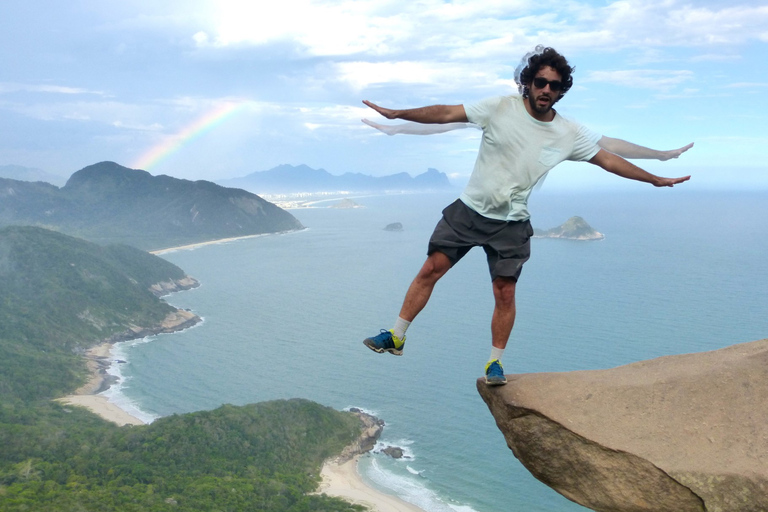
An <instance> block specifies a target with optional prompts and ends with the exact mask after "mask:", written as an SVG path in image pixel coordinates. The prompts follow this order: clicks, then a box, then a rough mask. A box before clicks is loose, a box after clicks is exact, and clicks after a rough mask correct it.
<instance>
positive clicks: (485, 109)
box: [464, 96, 502, 128]
mask: <svg viewBox="0 0 768 512" xmlns="http://www.w3.org/2000/svg"><path fill="white" fill-rule="evenodd" d="M501 98H502V97H501V96H494V97H492V98H486V99H484V100H480V101H478V102H476V103H470V104H468V105H465V106H464V112H466V114H467V120H468V121H469V122H470V123H474V124H476V125H478V126H479V127H481V128H485V126H486V124H487V123H488V120H489V119H490V117H491V114H493V112H494V111H495V110H496V107H498V105H499V102H500V101H501Z"/></svg>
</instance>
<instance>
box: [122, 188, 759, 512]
mask: <svg viewBox="0 0 768 512" xmlns="http://www.w3.org/2000/svg"><path fill="white" fill-rule="evenodd" d="M684 187H685V186H681V187H676V188H674V189H653V188H651V187H648V186H647V185H638V190H637V191H630V192H626V191H621V192H608V191H605V192H601V193H591V194H586V193H573V194H568V195H566V194H558V193H554V192H546V191H545V190H543V191H541V192H540V193H538V194H534V196H533V197H532V199H531V205H530V206H531V212H532V216H533V219H532V220H533V224H534V226H535V227H539V228H543V229H548V228H551V227H554V226H557V225H559V224H561V223H563V222H565V220H567V219H568V218H569V217H571V216H573V215H579V216H581V217H583V218H584V219H585V220H586V221H587V222H588V223H589V224H590V225H591V226H592V227H593V228H595V229H596V230H598V231H600V232H602V233H604V234H605V239H604V240H602V241H591V242H585V241H570V240H553V239H534V240H533V242H532V257H531V260H530V261H529V262H528V263H527V264H526V266H525V268H524V270H523V274H522V277H521V279H520V282H519V284H518V289H517V308H518V315H517V322H516V325H515V329H514V331H513V333H512V338H511V340H510V343H509V345H508V348H507V351H506V353H505V356H504V359H503V363H504V367H505V371H506V372H507V373H526V372H551V371H572V370H587V369H599V368H610V367H615V366H619V365H623V364H627V363H631V362H634V361H639V360H643V359H650V358H655V357H659V356H664V355H670V354H680V353H688V352H699V351H706V350H714V349H717V348H721V347H725V346H728V345H732V344H735V343H741V342H748V341H754V340H758V339H762V338H765V337H768V321H767V320H766V318H768V315H766V313H767V312H768V291H767V288H766V283H768V259H767V258H766V254H768V191H757V192H731V193H714V192H705V191H689V190H685V188H684ZM455 196H456V194H445V193H440V194H411V195H390V196H378V197H357V198H354V201H355V202H357V203H358V204H360V205H361V206H363V207H362V208H354V209H335V208H327V207H324V206H328V204H330V203H325V204H323V203H321V204H318V205H317V206H318V207H316V208H304V209H296V210H292V211H291V212H292V213H293V214H294V215H295V216H296V217H297V218H298V219H299V220H300V221H301V222H302V223H303V224H304V225H305V226H306V227H307V229H306V230H304V231H301V232H295V233H288V234H282V235H270V236H263V237H257V238H251V239H245V240H239V241H235V242H229V243H222V244H215V245H207V246H202V247H199V248H196V249H193V250H180V251H175V252H168V253H165V254H163V256H162V257H163V258H166V259H167V260H169V261H171V262H173V263H175V264H176V265H179V266H180V267H181V268H183V269H184V270H185V271H186V272H187V273H188V274H189V275H192V276H194V277H196V278H197V279H198V280H199V281H200V282H201V283H202V285H201V286H200V287H199V288H197V289H194V290H190V291H186V292H181V293H177V294H174V295H171V296H168V297H167V298H166V300H168V302H170V303H171V304H173V305H175V306H177V307H181V308H188V309H191V310H193V311H194V312H195V313H197V314H198V315H200V316H201V317H203V318H204V322H203V323H201V324H199V325H198V326H196V327H194V328H192V329H188V330H186V331H183V332H179V333H174V334H166V335H159V336H153V337H149V338H145V339H143V340H137V341H133V342H127V343H121V344H119V345H117V348H116V351H115V353H114V356H115V358H117V359H121V360H124V361H126V362H125V363H123V364H116V365H113V369H112V371H113V372H115V373H116V374H118V376H119V377H120V379H121V381H120V384H119V385H116V386H113V387H112V388H111V389H110V390H108V391H107V394H108V396H109V397H110V399H111V400H112V401H114V402H116V403H118V404H119V405H120V406H121V407H123V408H125V409H127V410H129V411H130V412H132V413H133V414H134V415H136V416H139V417H141V418H143V419H145V420H147V421H151V420H152V419H154V418H157V417H161V416H166V415H171V414H178V413H185V412H191V411H197V410H203V409H213V408H216V407H218V406H220V405H222V404H225V403H229V404H246V403H252V402H260V401H265V400H274V399H282V398H293V397H301V398H307V399H310V400H314V401H316V402H319V403H321V404H324V405H327V406H331V407H334V408H336V409H345V408H348V407H358V408H361V409H364V410H366V411H369V412H371V413H372V414H375V415H376V416H378V417H379V418H381V419H383V420H384V421H385V422H386V427H385V429H384V432H383V435H382V438H381V442H380V445H379V447H378V449H377V450H376V452H377V453H373V454H371V455H368V456H365V457H364V458H363V459H362V460H361V465H360V468H361V472H362V476H363V478H364V480H366V481H367V482H368V483H369V484H370V485H372V486H374V487H377V488H379V489H380V490H383V491H385V492H388V493H390V494H396V495H398V496H400V497H401V498H403V499H404V500H406V501H409V502H411V503H414V504H415V505H417V506H419V507H422V508H423V509H425V510H427V511H430V512H439V511H461V512H471V511H477V512H501V511H519V512H535V511H548V512H550V511H558V512H561V511H562V512H567V511H577V510H586V509H584V508H582V507H580V506H579V505H576V504H574V503H572V502H570V501H569V500H567V499H566V498H564V497H562V496H560V495H559V494H557V493H556V492H555V491H553V490H552V489H550V488H549V487H547V486H545V485H544V484H542V483H540V482H539V481H537V480H536V479H535V478H533V477H532V476H531V475H530V474H529V473H528V472H527V470H525V468H523V466H522V465H521V464H520V463H519V462H518V461H517V460H516V459H515V457H514V456H513V454H512V452H511V451H510V450H509V449H508V448H507V446H506V443H505V441H504V438H503V436H502V435H501V432H500V431H499V430H498V429H497V428H496V425H495V423H494V420H493V418H492V416H491V415H490V413H489V411H488V409H487V407H486V406H485V404H484V403H483V401H482V400H481V398H480V396H479V395H478V393H477V391H476V388H475V381H476V379H477V378H478V377H480V376H481V374H482V371H483V367H484V364H485V362H486V360H487V358H488V355H489V354H490V317H491V312H492V309H493V299H492V294H491V283H490V278H489V277H488V272H487V267H486V263H485V256H484V253H483V251H482V250H481V249H475V250H474V251H471V252H470V253H469V255H468V256H467V257H466V258H465V259H464V260H463V261H461V262H460V263H459V264H458V265H457V266H456V267H455V268H453V269H452V270H451V271H450V272H449V273H448V274H447V275H446V276H445V277H444V278H443V279H442V280H441V281H440V282H439V283H438V285H437V287H436V288H435V291H434V293H433V296H432V299H431V301H430V303H429V304H428V306H427V308H426V309H425V310H424V311H423V312H422V314H421V315H420V316H419V317H418V318H417V319H416V321H415V322H414V323H413V325H412V326H411V328H410V329H409V330H408V334H407V342H406V348H405V354H404V356H403V357H393V356H391V355H389V354H383V355H380V354H375V353H373V352H371V351H370V350H368V349H366V348H365V347H364V346H363V344H362V340H363V338H365V337H367V336H370V335H372V334H376V333H378V332H379V330H380V329H382V328H386V329H389V328H391V327H392V325H393V323H394V321H395V319H396V317H397V313H398V311H399V309H400V303H401V301H402V298H403V296H404V293H405V291H406V288H407V286H408V284H409V283H410V281H411V279H412V278H413V277H414V275H415V274H416V272H417V271H418V269H419V268H420V266H421V264H422V262H423V260H424V258H425V251H426V244H427V240H428V238H429V235H430V233H431V231H432V229H433V227H434V225H435V223H436V222H437V221H438V220H439V218H440V213H441V210H442V208H443V207H444V206H446V205H447V204H449V203H450V202H451V201H452V200H453V199H455ZM393 222H400V223H402V225H403V231H400V232H391V231H385V230H384V227H385V226H386V225H387V224H390V223H393ZM387 445H392V446H399V447H402V448H403V449H404V450H405V454H406V456H405V457H404V458H402V459H398V460H395V459H392V458H390V457H388V456H387V455H385V454H383V453H379V452H378V450H379V449H381V448H382V447H384V446H387Z"/></svg>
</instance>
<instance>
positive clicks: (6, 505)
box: [0, 399, 362, 512]
mask: <svg viewBox="0 0 768 512" xmlns="http://www.w3.org/2000/svg"><path fill="white" fill-rule="evenodd" d="M359 433H360V427H359V423H358V420H357V418H356V417H354V416H352V415H351V414H348V413H341V412H338V411H334V410H332V409H330V408H327V407H323V406H321V405H318V404H316V403H313V402H309V401H307V400H299V399H294V400H287V401H286V400H283V401H275V402H263V403H260V404H256V405H248V406H244V407H234V406H231V405H226V406H223V407H221V408H219V409H217V410H215V411H207V412H196V413H191V414H184V415H176V416H171V417H167V418H162V419H159V420H157V421H155V422H154V423H152V424H151V425H146V426H139V427H116V426H113V425H111V424H107V423H105V422H103V421H101V420H99V419H98V418H96V417H95V416H93V415H92V414H90V413H88V412H86V411H84V410H79V408H71V409H70V408H67V407H63V406H59V405H57V404H54V403H48V404H46V405H42V404H38V405H37V406H30V405H25V406H17V407H13V406H8V405H7V404H4V405H3V407H2V408H0V510H3V511H8V512H10V511H22V510H23V511H28V510H41V511H42V510H45V511H52V512H53V511H72V510H77V511H99V512H101V511H121V512H122V511H133V510H135V511H145V510H152V511H166V510H167V511H170V510H174V511H176V510H178V511H182V510H183V511H186V510H190V511H191V510H204V511H214V510H222V511H224V510H228V511H243V510H260V511H267V512H268V511H295V512H303V511H320V510H329V511H330V510H338V511H347V510H348V511H352V510H361V509H362V508H361V507H355V506H352V505H350V504H347V503H345V502H343V501H341V500H338V499H335V498H330V497H328V496H324V495H321V496H318V495H310V494H308V493H310V492H311V491H313V490H315V489H316V487H317V484H318V481H319V480H318V478H319V477H318V473H319V469H320V466H321V464H322V462H323V460H324V459H325V458H327V457H329V456H332V455H334V454H337V453H339V452H340V451H341V449H342V448H343V447H344V446H345V445H347V444H349V443H350V442H352V440H353V439H354V438H355V437H356V436H357V435H359Z"/></svg>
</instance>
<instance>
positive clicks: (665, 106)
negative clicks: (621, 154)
mask: <svg viewBox="0 0 768 512" xmlns="http://www.w3.org/2000/svg"><path fill="white" fill-rule="evenodd" d="M537 44H543V45H545V46H552V47H554V48H556V49H557V50H558V51H560V52H561V53H562V54H564V55H565V56H566V57H567V58H568V60H569V61H570V63H571V65H573V66H575V68H576V72H575V73H574V86H573V88H572V89H571V90H570V91H569V92H568V94H567V95H566V96H565V97H564V98H563V99H562V100H561V101H560V103H558V105H557V107H556V108H557V110H558V112H559V113H560V114H563V115H565V116H567V117H570V118H573V119H575V120H577V121H579V122H581V123H582V124H584V125H586V126H588V127H589V128H591V129H593V130H595V131H597V132H599V133H602V134H604V135H607V136H611V137H617V138H622V139H625V140H629V141H631V142H635V143H638V144H642V145H645V146H649V147H653V148H656V149H672V148H677V147H680V146H683V145H685V144H687V143H689V142H694V143H695V145H694V148H693V149H691V150H690V151H689V152H687V153H686V154H684V155H683V156H681V157H680V158H679V159H678V160H673V161H669V162H664V163H660V162H655V161H641V162H639V163H640V165H641V166H643V167H644V168H646V169H648V170H649V171H651V172H654V173H656V174H661V175H665V176H677V175H685V174H692V175H693V178H692V180H691V182H690V183H691V185H692V186H696V187H704V188H707V187H710V188H718V187H728V188H747V189H750V188H768V164H766V152H767V149H766V148H768V122H766V116H767V115H768V99H767V98H768V2H767V1H762V2H760V1H745V0H729V1H719V0H718V1H683V0H626V1H596V0H561V1H551V0H537V1H530V0H458V1H443V0H339V1H314V0H280V1H273V2H263V1H258V0H254V1H246V0H216V1H207V0H163V1H157V0H119V1H118V0H68V1H66V2H63V1H59V0H35V1H28V0H3V1H2V2H0V55H1V59H0V166H2V165H21V166H25V167H32V168H38V169H42V170H44V171H47V172H50V173H53V174H58V175H62V176H69V175H71V174H72V173H73V172H75V171H77V170H79V169H81V168H83V167H85V166H88V165H91V164H94V163H97V162H100V161H104V160H110V161H115V162H117V163H119V164H121V165H124V166H127V167H131V168H139V169H144V170H147V171H149V172H150V173H152V174H155V175H158V174H167V175H170V176H175V177H178V178H184V179H191V180H197V179H207V180H216V179H223V178H232V177H238V176H245V175H247V174H250V173H252V172H256V171H263V170H267V169H270V168H272V167H275V166H277V165H281V164H291V165H300V164H306V165H308V166H310V167H313V168H316V169H318V168H322V169H325V170H327V171H328V172H330V173H332V174H343V173H346V172H362V173H365V174H371V175H375V176H381V175H388V174H393V173H397V172H408V173H410V174H411V175H417V174H420V173H422V172H425V171H426V170H427V169H428V168H436V169H438V170H440V171H443V172H445V173H446V174H448V175H449V176H450V177H451V178H452V179H453V180H455V181H456V182H457V183H460V182H462V180H466V178H467V177H468V176H469V174H470V172H471V170H472V166H473V163H474V159H475V156H476V152H477V147H478V144H479V137H480V132H479V131H478V130H472V129H469V130H458V131H454V132H450V133H446V134H441V135H430V136H414V135H397V136H387V135H384V134H382V133H380V132H378V131H376V130H374V129H372V128H370V127H368V126H366V125H365V124H363V123H362V122H361V119H362V118H369V119H371V120H374V121H377V122H390V123H391V121H387V120H385V119H383V118H381V117H380V116H378V114H376V113H375V112H373V111H372V110H370V109H368V108H367V107H366V106H365V105H363V104H362V100H364V99H368V100H371V101H373V102H375V103H378V104H380V105H383V106H386V107H393V108H410V107H419V106H424V105H431V104H467V103H471V102H474V101H478V100H481V99H483V98H485V97H488V96H496V95H504V94H512V93H515V92H516V85H515V83H514V79H513V74H514V69H515V67H516V66H517V64H518V63H519V61H520V58H521V57H522V56H523V55H524V54H525V53H526V52H528V51H530V50H531V49H532V48H533V47H534V46H536V45H537ZM560 167H563V168H564V170H562V171H561V170H560ZM560 167H558V168H557V169H556V170H555V171H553V173H552V174H551V176H550V178H549V181H550V182H553V183H554V184H555V185H554V186H555V187H557V186H568V187H610V186H614V185H616V184H617V183H618V181H617V180H619V179H618V178H616V177H613V176H610V175H607V173H604V172H603V171H601V170H600V169H598V168H596V167H594V166H591V165H589V164H584V163H580V164H564V165H562V166H560ZM619 181H620V180H619Z"/></svg>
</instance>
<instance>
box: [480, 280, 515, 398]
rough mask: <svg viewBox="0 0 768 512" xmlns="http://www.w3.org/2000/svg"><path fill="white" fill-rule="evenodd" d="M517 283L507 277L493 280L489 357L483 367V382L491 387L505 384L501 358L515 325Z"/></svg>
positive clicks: (505, 379)
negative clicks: (493, 303) (493, 304)
mask: <svg viewBox="0 0 768 512" xmlns="http://www.w3.org/2000/svg"><path fill="white" fill-rule="evenodd" d="M516 285H517V282H516V281H515V280H514V279H512V278H509V277H497V278H496V279H494V280H493V298H494V301H495V306H494V308H493V318H492V319H491V344H492V347H491V357H490V358H489V360H488V364H486V365H485V382H486V384H488V385H491V386H498V385H501V384H506V383H507V378H506V377H505V376H504V368H503V367H502V366H501V356H502V355H503V354H504V349H505V348H506V347H507V342H508V341H509V335H510V334H511V333H512V327H514V325H515V314H516V308H515V287H516Z"/></svg>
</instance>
